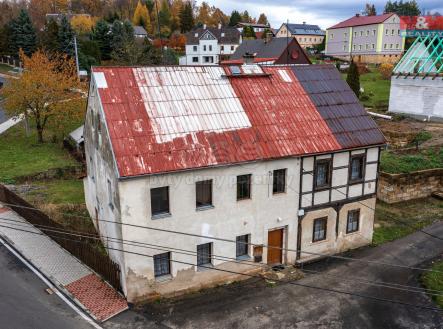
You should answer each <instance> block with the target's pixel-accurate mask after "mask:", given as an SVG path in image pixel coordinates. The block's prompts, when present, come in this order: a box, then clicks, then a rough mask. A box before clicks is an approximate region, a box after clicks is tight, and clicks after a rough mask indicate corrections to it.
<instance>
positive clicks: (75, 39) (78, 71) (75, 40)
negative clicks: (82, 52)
mask: <svg viewBox="0 0 443 329" xmlns="http://www.w3.org/2000/svg"><path fill="white" fill-rule="evenodd" d="M74 51H75V67H76V68H77V77H78V78H79V79H80V68H79V65H78V49H77V37H76V36H75V35H74Z"/></svg>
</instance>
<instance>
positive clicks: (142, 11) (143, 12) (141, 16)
mask: <svg viewBox="0 0 443 329" xmlns="http://www.w3.org/2000/svg"><path fill="white" fill-rule="evenodd" d="M132 24H134V26H143V27H144V28H145V30H146V31H151V29H152V28H151V19H150V17H149V11H148V8H147V7H146V5H145V4H144V3H141V1H140V0H139V1H138V3H137V7H136V8H135V12H134V16H133V17H132Z"/></svg>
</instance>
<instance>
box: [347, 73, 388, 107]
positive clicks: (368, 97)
mask: <svg viewBox="0 0 443 329" xmlns="http://www.w3.org/2000/svg"><path fill="white" fill-rule="evenodd" d="M370 70H371V72H369V73H365V74H362V75H360V86H361V87H362V88H363V89H364V93H363V95H362V96H361V102H362V103H363V105H364V106H365V107H371V108H373V109H376V110H387V108H388V105H389V92H390V89H391V80H384V79H382V77H381V75H380V73H379V72H378V70H377V69H376V68H373V67H371V68H370ZM342 77H343V79H344V80H346V74H342Z"/></svg>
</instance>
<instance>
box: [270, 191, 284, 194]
mask: <svg viewBox="0 0 443 329" xmlns="http://www.w3.org/2000/svg"><path fill="white" fill-rule="evenodd" d="M282 194H286V191H282V192H272V195H282Z"/></svg>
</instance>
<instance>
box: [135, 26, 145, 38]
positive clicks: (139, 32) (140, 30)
mask: <svg viewBox="0 0 443 329" xmlns="http://www.w3.org/2000/svg"><path fill="white" fill-rule="evenodd" d="M134 36H135V37H137V38H146V37H147V36H148V32H146V30H145V28H144V27H143V26H134Z"/></svg>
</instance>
